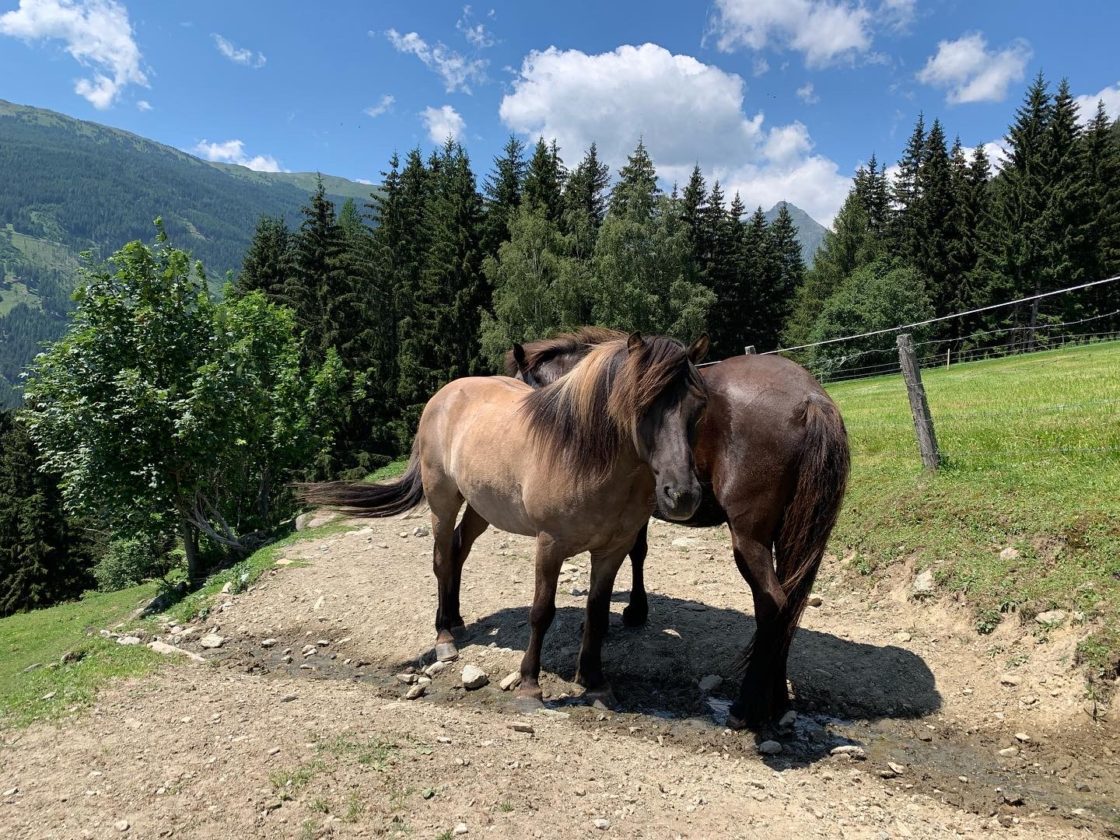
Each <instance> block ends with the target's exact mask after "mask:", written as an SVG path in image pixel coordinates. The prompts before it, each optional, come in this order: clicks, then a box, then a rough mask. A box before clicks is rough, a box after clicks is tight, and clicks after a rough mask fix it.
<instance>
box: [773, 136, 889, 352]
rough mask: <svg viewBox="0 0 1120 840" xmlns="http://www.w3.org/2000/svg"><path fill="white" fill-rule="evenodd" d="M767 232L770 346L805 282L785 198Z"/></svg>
mask: <svg viewBox="0 0 1120 840" xmlns="http://www.w3.org/2000/svg"><path fill="white" fill-rule="evenodd" d="M872 161H874V158H872ZM869 171H870V169H869ZM769 233H770V248H771V251H772V253H773V258H774V261H775V264H776V274H775V283H774V286H773V288H772V289H771V297H770V311H769V313H768V320H769V324H770V325H771V331H769V332H768V333H767V334H766V335H765V338H764V341H765V344H764V345H763V346H765V347H766V348H767V349H773V348H776V347H777V346H778V341H779V337H780V335H781V330H782V327H783V326H785V323H786V321H787V320H789V316H790V312H791V311H792V310H793V299H794V294H795V293H796V291H797V290H798V289H799V288H801V285H802V284H803V283H804V282H805V261H804V260H803V259H802V257H801V243H800V242H799V241H798V239H797V226H796V225H794V223H793V217H792V216H791V215H790V213H789V206H788V205H787V204H786V203H785V202H784V201H783V202H781V203H780V204H779V205H778V215H777V217H776V218H775V219H774V221H773V222H772V223H771V224H770V230H769Z"/></svg>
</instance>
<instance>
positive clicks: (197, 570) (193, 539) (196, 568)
mask: <svg viewBox="0 0 1120 840" xmlns="http://www.w3.org/2000/svg"><path fill="white" fill-rule="evenodd" d="M181 534H182V537H183V550H184V551H185V552H186V554H187V577H188V578H189V579H190V584H191V586H192V587H193V586H197V585H198V584H200V583H202V580H203V578H204V577H205V574H206V570H205V569H204V568H202V558H201V557H200V556H199V553H198V529H197V528H195V527H194V525H193V523H191V521H190V520H189V519H187V518H186V517H184V518H183V522H182V528H181Z"/></svg>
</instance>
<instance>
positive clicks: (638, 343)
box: [626, 332, 645, 353]
mask: <svg viewBox="0 0 1120 840" xmlns="http://www.w3.org/2000/svg"><path fill="white" fill-rule="evenodd" d="M644 345H645V341H643V340H642V334H641V333H640V332H632V333H630V337H629V338H627V339H626V350H627V351H628V352H630V353H634V352H636V351H638V350H641V349H642V347H643V346H644Z"/></svg>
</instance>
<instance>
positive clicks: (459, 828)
mask: <svg viewBox="0 0 1120 840" xmlns="http://www.w3.org/2000/svg"><path fill="white" fill-rule="evenodd" d="M469 831H470V829H469V828H467V824H466V823H456V825H455V828H453V829H452V830H451V833H452V834H456V835H458V834H466V833H468V832H469Z"/></svg>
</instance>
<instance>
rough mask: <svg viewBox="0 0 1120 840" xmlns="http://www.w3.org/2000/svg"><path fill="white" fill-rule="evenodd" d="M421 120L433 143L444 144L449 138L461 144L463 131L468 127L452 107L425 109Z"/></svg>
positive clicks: (421, 113)
mask: <svg viewBox="0 0 1120 840" xmlns="http://www.w3.org/2000/svg"><path fill="white" fill-rule="evenodd" d="M420 119H421V120H422V121H423V122H424V127H425V128H427V129H428V137H429V138H430V139H431V141H432V142H433V143H443V142H446V141H447V140H448V139H449V138H450V139H451V140H454V141H455V142H459V141H460V140H462V139H463V130H464V129H465V128H466V127H467V124H466V122H464V121H463V118H462V117H461V116H460V115H459V112H458V111H456V110H455V109H454V108H452V107H451V106H450V105H444V106H443V107H442V108H430V107H429V108H425V109H424V110H423V111H421V112H420Z"/></svg>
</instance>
